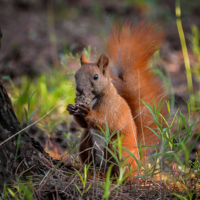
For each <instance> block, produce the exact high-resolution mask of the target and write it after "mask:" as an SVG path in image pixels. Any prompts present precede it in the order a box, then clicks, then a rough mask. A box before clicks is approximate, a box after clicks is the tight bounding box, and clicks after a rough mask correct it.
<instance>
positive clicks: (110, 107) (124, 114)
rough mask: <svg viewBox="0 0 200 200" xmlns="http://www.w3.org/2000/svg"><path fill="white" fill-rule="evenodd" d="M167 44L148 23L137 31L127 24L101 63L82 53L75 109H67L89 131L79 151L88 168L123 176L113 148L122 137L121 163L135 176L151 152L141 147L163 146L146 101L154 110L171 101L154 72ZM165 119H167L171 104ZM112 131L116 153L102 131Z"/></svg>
mask: <svg viewBox="0 0 200 200" xmlns="http://www.w3.org/2000/svg"><path fill="white" fill-rule="evenodd" d="M162 40H163V34H162V32H161V31H159V30H158V27H157V26H156V25H151V24H146V22H142V23H139V24H138V25H136V26H135V27H132V26H131V24H128V23H126V24H124V25H123V26H122V27H121V28H119V27H113V28H112V31H111V33H110V35H109V36H108V39H107V41H106V49H107V55H106V54H102V55H101V56H100V58H99V59H98V61H97V62H91V61H89V60H88V59H87V58H86V56H85V54H84V52H83V53H82V55H81V58H80V62H81V68H80V69H79V70H78V71H77V72H76V75H75V80H76V99H75V105H72V104H69V105H68V106H67V110H68V111H69V114H70V115H73V116H74V119H75V120H76V122H78V124H80V126H81V127H83V128H84V131H83V133H82V136H81V140H80V147H79V155H80V159H81V161H82V163H84V164H85V163H90V162H93V164H95V165H99V166H102V164H104V165H105V166H106V167H109V166H110V165H111V164H113V163H114V165H113V167H112V173H113V174H117V175H119V167H118V166H117V164H116V160H115V159H114V157H113V156H112V153H111V151H113V146H112V145H113V142H114V141H116V145H117V144H118V143H117V141H118V139H119V137H120V138H121V146H122V149H121V154H122V156H121V160H124V161H125V165H127V167H126V171H127V172H129V170H132V171H134V170H136V169H137V162H136V160H140V159H141V157H140V156H141V155H143V157H144V155H145V153H146V152H147V150H146V149H145V148H142V151H143V152H142V153H141V152H140V150H139V146H142V147H145V146H148V147H149V146H151V145H155V144H157V143H158V142H159V138H158V137H157V136H156V134H155V133H153V131H157V125H156V124H155V123H154V122H153V119H152V117H151V113H150V111H149V109H148V108H147V106H146V105H145V104H144V103H143V102H142V101H141V99H142V100H143V101H144V102H146V103H147V104H149V105H150V106H151V107H153V104H155V106H157V105H158V103H159V101H160V100H161V99H162V102H164V101H165V100H166V99H167V97H166V92H165V90H164V88H163V86H162V84H161V82H160V80H158V77H157V76H156V75H155V74H154V73H153V72H152V71H151V69H150V68H149V67H148V62H149V60H150V58H151V57H152V55H153V54H154V53H155V51H156V50H158V49H159V47H160V44H161V42H162ZM160 114H161V115H162V116H166V115H167V109H166V106H165V104H164V106H162V108H161V110H160ZM107 126H108V128H109V133H110V137H112V138H111V141H112V142H110V144H109V145H108V148H110V150H111V151H108V149H107V148H105V141H104V140H103V139H102V138H103V137H104V135H103V133H102V130H103V131H105V130H106V127H107ZM152 130H153V131H152ZM113 133H114V134H113ZM115 133H116V134H115ZM140 149H141V148H140ZM128 166H129V167H128ZM133 173H134V172H133Z"/></svg>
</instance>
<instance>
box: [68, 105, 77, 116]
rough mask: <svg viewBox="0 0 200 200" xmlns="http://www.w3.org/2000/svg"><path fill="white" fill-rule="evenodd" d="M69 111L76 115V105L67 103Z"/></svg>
mask: <svg viewBox="0 0 200 200" xmlns="http://www.w3.org/2000/svg"><path fill="white" fill-rule="evenodd" d="M67 111H69V114H70V115H75V111H76V107H75V106H74V105H72V104H69V105H67Z"/></svg>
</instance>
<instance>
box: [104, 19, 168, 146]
mask: <svg viewBox="0 0 200 200" xmlns="http://www.w3.org/2000/svg"><path fill="white" fill-rule="evenodd" d="M162 39H163V33H162V32H161V31H158V27H157V26H156V25H150V24H146V23H145V22H142V23H140V24H138V25H137V26H136V27H133V28H132V27H131V25H130V24H125V25H124V26H123V27H122V29H121V30H120V29H119V27H113V29H112V32H111V34H110V36H109V38H108V41H107V42H106V47H107V51H108V54H109V57H110V60H111V64H110V75H111V77H112V79H113V83H114V85H115V87H116V88H117V91H118V93H119V94H120V95H121V96H122V97H123V98H124V99H125V100H126V101H127V103H128V105H129V107H130V108H131V112H132V115H133V117H135V119H134V121H135V124H136V126H137V137H138V144H140V142H141V141H142V145H153V144H155V143H157V142H158V137H157V136H156V135H155V134H154V133H152V132H151V131H150V130H149V129H148V128H147V127H150V128H151V129H154V130H155V129H156V125H155V124H154V123H153V122H152V121H153V120H152V117H151V114H150V112H149V110H148V108H147V107H146V106H145V105H144V104H143V103H142V101H141V100H140V99H142V100H144V101H145V102H146V103H148V104H150V105H151V106H153V98H154V100H155V105H158V102H159V101H160V99H161V98H163V101H165V100H166V98H167V97H166V96H165V97H164V95H166V92H165V91H164V89H163V86H162V84H161V82H160V81H159V80H158V78H157V77H156V75H155V74H154V73H152V71H151V69H150V68H149V67H148V62H149V60H150V58H151V57H152V55H153V54H154V53H155V51H156V50H158V48H159V47H160V44H161V42H162ZM160 113H161V114H162V115H163V116H166V114H167V109H166V106H163V107H162V109H161V111H160ZM149 116H150V117H149Z"/></svg>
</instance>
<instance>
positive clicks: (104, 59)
mask: <svg viewBox="0 0 200 200" xmlns="http://www.w3.org/2000/svg"><path fill="white" fill-rule="evenodd" d="M97 66H98V67H99V69H100V70H101V71H102V73H103V74H105V72H106V70H107V69H108V66H109V58H108V56H107V55H106V54H102V55H101V57H100V58H99V60H98V61H97Z"/></svg>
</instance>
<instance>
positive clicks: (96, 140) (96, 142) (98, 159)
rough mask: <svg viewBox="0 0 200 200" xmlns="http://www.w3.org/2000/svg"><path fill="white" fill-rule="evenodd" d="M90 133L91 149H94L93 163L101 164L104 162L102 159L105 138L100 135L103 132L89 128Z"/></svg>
mask: <svg viewBox="0 0 200 200" xmlns="http://www.w3.org/2000/svg"><path fill="white" fill-rule="evenodd" d="M90 134H91V135H92V143H93V149H94V150H95V151H94V152H95V156H94V159H95V163H96V165H98V166H102V165H103V164H105V161H104V160H103V158H104V146H105V140H104V139H103V138H102V137H101V136H103V133H102V132H101V131H99V130H97V129H93V128H91V129H90Z"/></svg>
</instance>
